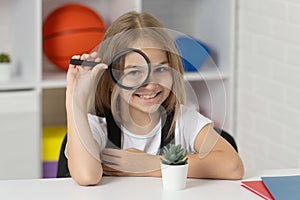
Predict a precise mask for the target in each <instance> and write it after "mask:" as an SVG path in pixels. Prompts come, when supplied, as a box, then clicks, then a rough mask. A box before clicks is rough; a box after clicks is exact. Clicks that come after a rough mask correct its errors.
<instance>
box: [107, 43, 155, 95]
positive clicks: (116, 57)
mask: <svg viewBox="0 0 300 200" xmlns="http://www.w3.org/2000/svg"><path fill="white" fill-rule="evenodd" d="M129 52H136V53H138V54H140V55H141V56H143V58H144V59H145V61H146V62H147V67H148V73H147V76H146V78H145V80H144V81H143V82H142V83H140V84H138V85H136V86H132V87H129V86H125V85H122V84H120V83H119V81H118V80H117V79H116V78H115V77H114V75H113V69H112V64H113V62H114V61H115V60H117V59H119V58H120V57H121V56H124V55H126V54H127V53H129ZM108 69H109V74H110V77H111V78H112V80H113V81H114V82H115V83H116V84H117V85H118V86H119V87H121V88H123V89H126V90H135V89H138V88H139V87H141V86H143V85H144V84H145V83H146V82H147V80H148V78H149V76H150V73H151V63H150V59H149V58H148V56H147V55H146V54H145V53H144V52H142V51H141V50H139V49H135V48H126V49H123V50H121V51H119V52H118V53H116V54H115V55H114V56H113V58H112V59H111V61H110V63H109V64H108Z"/></svg>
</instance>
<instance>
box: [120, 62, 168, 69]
mask: <svg viewBox="0 0 300 200" xmlns="http://www.w3.org/2000/svg"><path fill="white" fill-rule="evenodd" d="M168 63H169V61H167V60H164V61H161V62H158V63H153V64H151V65H152V66H154V67H156V66H159V65H164V64H168ZM140 66H141V65H138V64H134V65H130V64H129V65H127V66H125V67H124V69H130V68H136V67H140Z"/></svg>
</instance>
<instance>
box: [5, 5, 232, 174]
mask: <svg viewBox="0 0 300 200" xmlns="http://www.w3.org/2000/svg"><path fill="white" fill-rule="evenodd" d="M67 3H80V4H84V5H86V6H89V7H90V8H92V9H94V10H95V11H96V12H97V13H99V15H100V16H101V17H102V18H103V20H104V22H105V24H106V25H107V26H108V25H109V24H110V23H111V22H112V21H113V20H115V19H116V18H117V17H118V16H120V15H121V14H123V13H125V12H127V11H130V10H138V11H140V10H142V11H147V12H151V13H152V14H154V15H155V16H157V17H158V18H159V19H160V20H161V21H162V22H163V24H164V25H165V27H166V28H169V29H172V30H176V31H179V32H182V33H185V34H189V35H192V36H194V37H195V38H198V39H200V40H201V41H203V42H205V43H206V44H207V45H208V47H209V48H210V49H211V50H212V52H213V53H212V58H213V60H214V61H215V62H216V64H217V66H218V68H211V67H209V66H205V67H202V68H201V70H200V71H199V72H196V73H194V72H193V73H186V74H185V79H186V80H187V81H188V83H189V84H190V85H191V88H190V89H192V90H193V92H194V93H195V95H196V97H197V101H198V103H199V105H200V112H202V113H203V114H205V115H207V116H209V117H211V118H213V120H214V121H216V123H217V124H219V125H221V127H223V128H224V129H226V130H228V131H232V130H233V116H232V114H233V109H232V108H233V106H232V105H233V100H234V98H233V93H234V90H233V86H234V70H233V67H234V59H233V45H234V41H233V33H234V12H235V1H234V0H224V1H219V0H186V1H182V0H151V1H148V0H144V1H143V0H113V1H112V0H101V1H98V0H86V1H83V0H75V1H74V0H72V1H71V0H54V1H53V0H11V1H6V0H0V4H1V7H0V16H1V17H0V18H2V17H3V15H4V17H5V18H6V17H7V18H8V19H9V20H8V22H4V21H0V28H1V27H2V26H7V27H8V28H7V30H5V31H6V32H5V31H4V33H5V34H7V35H10V38H9V39H8V41H4V42H5V44H6V47H8V48H9V50H10V52H11V53H12V54H13V57H12V58H13V60H14V63H13V65H14V76H13V78H12V80H11V81H10V82H8V83H0V123H1V126H0V134H1V137H2V138H1V142H0V156H1V159H2V161H1V162H2V163H4V164H5V166H6V167H5V168H4V170H3V168H2V163H1V172H0V179H7V178H38V177H41V156H40V141H41V130H42V126H43V125H64V124H66V118H65V109H64V105H65V104H64V103H65V102H64V100H65V96H64V95H65V85H66V81H65V78H66V72H62V71H60V70H58V69H57V68H56V67H55V66H53V65H52V64H51V63H50V62H49V61H48V60H47V58H46V57H45V56H44V55H43V52H42V23H43V20H44V19H45V18H46V16H47V15H48V14H49V13H51V12H52V11H53V10H54V9H56V8H58V7H60V6H62V5H64V4H67ZM1 43H2V40H1V39H0V45H1ZM2 48H3V47H1V46H0V49H2ZM192 103H195V102H192ZM8 116H9V117H8ZM4 123H5V126H4V125H3V124H4ZM16 127H18V128H16ZM10 149H11V150H10ZM11 160H14V162H11ZM24 163H26V165H28V166H27V167H24V169H23V164H24ZM19 168H22V170H20V169H19Z"/></svg>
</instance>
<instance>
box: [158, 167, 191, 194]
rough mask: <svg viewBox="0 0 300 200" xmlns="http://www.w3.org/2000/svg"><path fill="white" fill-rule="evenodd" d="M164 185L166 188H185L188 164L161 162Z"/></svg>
mask: <svg viewBox="0 0 300 200" xmlns="http://www.w3.org/2000/svg"><path fill="white" fill-rule="evenodd" d="M161 173H162V181H163V187H164V189H166V190H182V189H184V188H185V185H186V179H187V173H188V164H185V165H165V164H162V163H161Z"/></svg>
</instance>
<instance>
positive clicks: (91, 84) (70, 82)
mask: <svg viewBox="0 0 300 200" xmlns="http://www.w3.org/2000/svg"><path fill="white" fill-rule="evenodd" d="M72 59H80V60H87V61H94V62H100V60H101V59H100V58H98V57H97V53H96V52H93V53H91V54H82V55H81V56H79V55H74V56H73V57H72ZM105 69H107V65H106V64H104V63H99V64H97V65H96V66H94V67H90V66H84V65H83V66H81V65H73V64H70V65H69V69H68V73H67V97H66V98H67V102H70V101H68V99H69V98H70V99H73V105H77V106H80V108H81V109H86V111H88V109H89V108H87V105H88V104H89V103H88V101H89V99H90V100H93V97H94V94H95V92H93V91H95V90H96V86H97V80H96V79H97V77H99V76H97V75H98V73H99V72H100V71H101V70H105Z"/></svg>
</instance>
